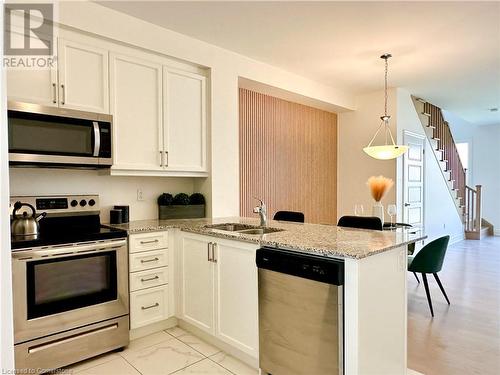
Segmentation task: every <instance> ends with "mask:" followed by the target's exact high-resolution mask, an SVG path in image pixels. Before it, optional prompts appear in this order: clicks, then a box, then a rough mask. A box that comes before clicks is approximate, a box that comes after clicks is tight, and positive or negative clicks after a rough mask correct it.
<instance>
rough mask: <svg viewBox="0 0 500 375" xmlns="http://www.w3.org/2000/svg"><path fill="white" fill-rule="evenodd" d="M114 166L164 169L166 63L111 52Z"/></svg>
mask: <svg viewBox="0 0 500 375" xmlns="http://www.w3.org/2000/svg"><path fill="white" fill-rule="evenodd" d="M110 86H111V113H112V114H113V127H114V137H113V140H114V162H113V169H121V170H131V171H163V169H164V167H163V164H164V163H165V156H164V154H163V141H162V131H163V124H162V104H161V97H162V66H161V64H157V63H155V62H151V61H147V60H143V59H141V58H136V57H131V56H125V55H119V54H114V53H111V57H110Z"/></svg>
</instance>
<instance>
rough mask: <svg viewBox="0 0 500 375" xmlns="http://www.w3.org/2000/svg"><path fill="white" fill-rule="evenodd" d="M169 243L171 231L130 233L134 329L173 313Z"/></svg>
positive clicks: (131, 314)
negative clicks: (171, 305)
mask: <svg viewBox="0 0 500 375" xmlns="http://www.w3.org/2000/svg"><path fill="white" fill-rule="evenodd" d="M167 247H168V233H167V232H155V233H141V234H132V235H130V236H129V270H130V283H129V285H130V328H131V329H135V328H140V327H143V326H146V325H148V324H152V323H156V322H160V321H162V320H165V319H168V318H169V317H170V316H171V310H172V308H171V307H170V303H169V301H170V300H172V298H171V296H170V294H171V293H173V291H172V290H171V287H170V285H169V272H168V265H169V258H168V254H169V252H168V249H167Z"/></svg>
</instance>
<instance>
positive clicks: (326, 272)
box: [256, 247, 344, 285]
mask: <svg viewBox="0 0 500 375" xmlns="http://www.w3.org/2000/svg"><path fill="white" fill-rule="evenodd" d="M256 262H257V267H258V268H261V269H266V270H270V271H275V272H280V273H285V274H288V275H292V276H297V277H302V278H304V279H309V280H314V281H319V282H323V283H327V284H333V285H343V284H344V261H343V260H341V259H332V258H327V257H322V256H317V255H309V254H302V253H297V252H293V251H288V250H281V249H273V248H267V247H263V248H260V249H258V250H257V255H256Z"/></svg>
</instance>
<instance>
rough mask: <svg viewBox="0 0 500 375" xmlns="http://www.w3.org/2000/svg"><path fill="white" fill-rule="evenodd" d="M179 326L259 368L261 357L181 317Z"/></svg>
mask: <svg viewBox="0 0 500 375" xmlns="http://www.w3.org/2000/svg"><path fill="white" fill-rule="evenodd" d="M179 327H181V328H182V329H185V330H186V331H189V332H191V333H192V334H193V335H195V336H198V337H199V338H201V339H203V340H205V341H206V342H208V343H209V344H212V345H214V346H216V347H218V348H219V349H221V350H223V351H224V352H226V353H228V354H230V355H232V356H233V357H236V358H238V359H239V360H240V361H242V362H245V363H246V364H247V365H249V366H250V367H253V368H255V369H258V368H259V359H258V358H255V357H252V356H250V355H248V354H247V353H244V352H242V351H241V350H239V349H237V348H235V347H233V346H231V345H229V344H226V343H225V342H224V341H221V340H219V339H218V338H217V337H214V336H212V335H211V334H209V333H206V332H204V331H202V330H201V329H199V328H198V327H195V326H194V325H192V324H190V323H188V322H186V321H184V320H182V319H179Z"/></svg>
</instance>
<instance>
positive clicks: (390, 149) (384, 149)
mask: <svg viewBox="0 0 500 375" xmlns="http://www.w3.org/2000/svg"><path fill="white" fill-rule="evenodd" d="M363 151H364V152H366V153H367V154H368V155H370V156H371V157H372V158H374V159H379V160H389V159H395V158H397V157H399V156H401V155H403V154H404V153H405V152H406V151H408V146H398V145H385V146H370V147H365V148H364V149H363Z"/></svg>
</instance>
